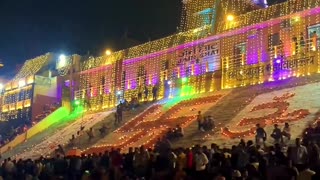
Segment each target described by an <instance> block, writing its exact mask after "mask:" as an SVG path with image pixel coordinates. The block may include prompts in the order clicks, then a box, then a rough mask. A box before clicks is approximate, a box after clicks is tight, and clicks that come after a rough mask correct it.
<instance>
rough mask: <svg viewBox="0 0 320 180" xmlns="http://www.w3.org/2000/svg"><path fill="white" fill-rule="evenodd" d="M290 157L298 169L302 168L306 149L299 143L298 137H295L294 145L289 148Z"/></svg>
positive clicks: (305, 161)
mask: <svg viewBox="0 0 320 180" xmlns="http://www.w3.org/2000/svg"><path fill="white" fill-rule="evenodd" d="M290 159H291V160H292V162H293V164H294V165H295V166H296V167H297V168H298V170H302V167H303V166H304V165H305V164H306V163H307V160H308V151H307V148H306V147H305V146H303V145H301V139H300V138H297V139H296V146H295V147H292V149H291V152H290Z"/></svg>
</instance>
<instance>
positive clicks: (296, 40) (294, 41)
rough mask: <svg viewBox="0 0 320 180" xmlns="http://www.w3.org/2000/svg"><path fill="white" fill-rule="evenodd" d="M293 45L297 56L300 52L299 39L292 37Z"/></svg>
mask: <svg viewBox="0 0 320 180" xmlns="http://www.w3.org/2000/svg"><path fill="white" fill-rule="evenodd" d="M292 45H293V50H294V52H295V54H297V53H298V50H299V43H298V38H297V37H296V36H293V37H292Z"/></svg>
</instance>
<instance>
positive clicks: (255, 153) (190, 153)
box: [0, 138, 320, 180]
mask: <svg viewBox="0 0 320 180" xmlns="http://www.w3.org/2000/svg"><path fill="white" fill-rule="evenodd" d="M284 149H285V148H283V147H282V146H281V145H280V144H278V143H276V144H275V145H273V146H260V145H255V144H254V142H253V141H247V142H245V141H244V140H241V141H240V143H239V144H237V145H234V146H232V148H231V149H226V148H224V149H221V148H219V146H218V145H216V144H211V147H207V146H202V147H201V146H200V145H196V146H194V147H192V148H176V149H172V148H171V144H170V142H169V141H168V140H167V139H166V138H164V139H162V140H160V139H159V140H158V142H157V143H156V145H155V148H154V149H145V148H144V147H143V146H141V147H140V148H135V149H133V148H129V150H128V152H127V153H121V151H120V149H110V151H106V152H105V153H104V154H93V155H83V156H82V157H77V156H72V157H64V156H62V155H61V154H62V153H58V154H57V155H56V157H54V158H49V157H47V158H43V157H41V158H39V159H37V160H30V159H28V160H17V161H16V160H11V159H10V158H9V159H5V160H3V162H2V166H1V167H0V179H8V180H11V179H18V180H19V179H30V180H31V179H70V180H73V179H93V180H99V179H102V180H104V179H106V180H108V179H115V180H118V179H119V180H120V179H155V180H157V179H159V180H162V179H167V180H169V179H173V180H183V179H201V180H206V179H208V180H224V179H231V180H255V179H257V180H260V179H261V180H264V179H266V180H295V179H296V180H316V179H320V149H319V147H318V145H317V144H315V143H309V144H306V146H304V145H302V143H301V140H300V139H299V138H297V139H296V141H295V145H294V146H290V147H288V148H286V149H287V150H286V151H285V150H284Z"/></svg>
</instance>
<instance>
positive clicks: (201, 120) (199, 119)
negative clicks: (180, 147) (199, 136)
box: [197, 111, 203, 131]
mask: <svg viewBox="0 0 320 180" xmlns="http://www.w3.org/2000/svg"><path fill="white" fill-rule="evenodd" d="M197 121H198V130H199V131H201V129H202V122H203V117H202V114H201V111H198V115H197Z"/></svg>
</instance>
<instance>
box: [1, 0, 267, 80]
mask: <svg viewBox="0 0 320 180" xmlns="http://www.w3.org/2000/svg"><path fill="white" fill-rule="evenodd" d="M269 1H271V0H269ZM180 2H181V0H0V22H1V26H0V59H1V60H2V62H4V64H5V68H3V69H1V70H0V77H3V76H6V77H7V78H11V77H12V76H13V74H14V73H15V69H16V66H17V65H19V64H23V62H24V61H25V60H27V59H30V58H34V57H36V56H39V55H42V54H44V53H46V52H55V53H64V54H74V53H77V54H80V55H83V54H87V53H88V52H89V53H90V54H92V55H95V56H98V55H102V54H103V52H104V50H105V49H106V48H111V49H113V50H118V49H120V48H123V46H122V43H120V39H121V38H122V37H123V35H124V34H125V32H128V37H129V38H132V39H136V40H137V41H139V42H141V43H143V42H146V41H147V40H148V39H149V38H150V39H151V40H154V39H158V38H161V37H164V36H167V35H169V34H172V33H174V32H175V31H176V27H177V26H178V25H179V22H180V13H181V3H180Z"/></svg>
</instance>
